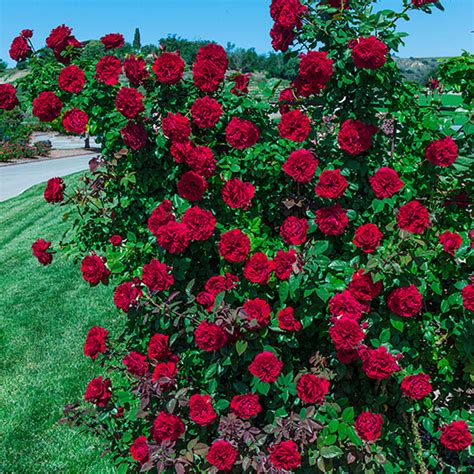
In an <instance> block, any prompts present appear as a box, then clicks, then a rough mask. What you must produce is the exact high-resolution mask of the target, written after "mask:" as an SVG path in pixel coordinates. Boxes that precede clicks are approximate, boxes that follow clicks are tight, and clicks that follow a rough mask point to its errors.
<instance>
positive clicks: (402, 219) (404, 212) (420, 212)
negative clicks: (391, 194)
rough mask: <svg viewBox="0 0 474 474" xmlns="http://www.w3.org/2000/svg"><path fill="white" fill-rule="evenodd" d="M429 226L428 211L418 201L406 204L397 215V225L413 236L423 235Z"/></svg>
mask: <svg viewBox="0 0 474 474" xmlns="http://www.w3.org/2000/svg"><path fill="white" fill-rule="evenodd" d="M428 224H429V215H428V209H426V207H425V206H423V205H422V204H420V203H419V202H418V201H410V202H407V203H406V204H404V205H403V206H402V207H401V208H400V209H399V210H398V213H397V225H398V227H399V228H400V229H402V230H406V231H407V232H411V233H412V234H422V233H423V232H424V230H425V229H426V227H427V226H428Z"/></svg>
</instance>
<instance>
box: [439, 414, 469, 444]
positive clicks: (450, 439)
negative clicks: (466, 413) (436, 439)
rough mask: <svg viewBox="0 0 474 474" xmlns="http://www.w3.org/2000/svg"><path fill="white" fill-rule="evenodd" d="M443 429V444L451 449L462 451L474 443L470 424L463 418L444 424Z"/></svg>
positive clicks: (441, 439)
mask: <svg viewBox="0 0 474 474" xmlns="http://www.w3.org/2000/svg"><path fill="white" fill-rule="evenodd" d="M440 430H441V438H440V441H441V444H442V445H443V446H444V447H445V448H447V449H450V450H451V451H462V450H463V449H466V448H468V447H469V446H471V444H472V434H471V433H470V431H469V426H468V425H467V423H466V422H465V421H463V420H461V421H452V422H451V423H449V424H448V425H444V426H442V427H441V428H440Z"/></svg>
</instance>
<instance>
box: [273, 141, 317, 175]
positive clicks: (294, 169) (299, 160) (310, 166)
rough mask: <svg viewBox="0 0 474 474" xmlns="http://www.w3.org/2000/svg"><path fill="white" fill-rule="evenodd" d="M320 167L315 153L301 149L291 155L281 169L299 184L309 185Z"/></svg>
mask: <svg viewBox="0 0 474 474" xmlns="http://www.w3.org/2000/svg"><path fill="white" fill-rule="evenodd" d="M317 167H318V160H317V159H316V158H315V157H314V155H313V153H311V152H310V151H308V150H305V149H301V150H296V151H293V152H292V153H290V156H289V157H288V159H287V160H286V161H285V163H284V164H283V166H282V167H281V169H282V170H283V171H284V172H285V173H286V174H287V175H288V176H291V177H292V178H293V179H294V180H295V181H296V182H297V183H309V182H310V181H311V180H312V179H313V176H314V173H315V172H316V168H317Z"/></svg>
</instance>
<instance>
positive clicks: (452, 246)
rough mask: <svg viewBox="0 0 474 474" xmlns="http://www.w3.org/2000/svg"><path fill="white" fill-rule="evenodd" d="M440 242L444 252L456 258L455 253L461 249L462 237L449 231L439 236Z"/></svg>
mask: <svg viewBox="0 0 474 474" xmlns="http://www.w3.org/2000/svg"><path fill="white" fill-rule="evenodd" d="M438 242H439V243H440V244H441V245H442V246H443V250H444V251H445V252H447V253H449V254H450V255H453V256H454V252H455V251H456V250H457V249H458V248H459V247H461V244H462V237H461V236H460V235H459V234H457V233H456V232H451V231H449V230H447V231H445V232H443V233H442V234H441V235H440V236H439V240H438Z"/></svg>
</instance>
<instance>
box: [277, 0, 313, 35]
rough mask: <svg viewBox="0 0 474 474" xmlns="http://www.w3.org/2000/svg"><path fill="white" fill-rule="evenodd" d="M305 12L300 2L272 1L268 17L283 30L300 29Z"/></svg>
mask: <svg viewBox="0 0 474 474" xmlns="http://www.w3.org/2000/svg"><path fill="white" fill-rule="evenodd" d="M305 11H306V7H305V6H303V5H302V4H301V1H300V0H273V1H272V2H271V5H270V16H271V17H272V18H273V20H274V21H275V23H278V24H280V25H282V26H284V27H285V28H300V27H301V17H302V15H303V13H304V12H305Z"/></svg>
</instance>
